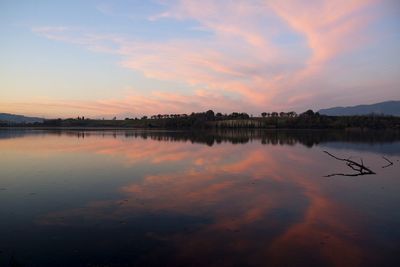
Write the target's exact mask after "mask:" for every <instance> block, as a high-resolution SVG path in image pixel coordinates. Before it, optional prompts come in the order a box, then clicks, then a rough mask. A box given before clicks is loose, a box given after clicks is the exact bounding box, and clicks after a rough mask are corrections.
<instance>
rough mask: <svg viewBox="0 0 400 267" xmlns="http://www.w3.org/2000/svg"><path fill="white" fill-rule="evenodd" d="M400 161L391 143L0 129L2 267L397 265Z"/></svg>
mask: <svg viewBox="0 0 400 267" xmlns="http://www.w3.org/2000/svg"><path fill="white" fill-rule="evenodd" d="M324 150H327V151H329V152H330V153H332V154H334V155H337V156H340V157H345V158H348V157H351V159H352V160H356V161H358V160H359V159H360V157H362V159H363V162H364V164H365V165H366V166H368V167H369V168H371V169H372V170H373V171H375V172H376V173H377V174H376V175H364V176H355V177H346V176H333V177H330V178H327V177H324V176H325V175H329V174H332V173H349V174H351V173H354V171H353V170H351V169H350V168H349V167H348V166H346V165H345V163H344V162H341V161H337V160H335V159H333V158H331V157H329V156H328V155H327V154H325V153H324V152H323V151H324ZM382 156H385V157H386V158H387V159H389V160H390V161H392V162H393V165H391V166H388V167H384V166H385V165H387V163H388V162H387V161H386V160H385V159H384V158H383V157H382ZM399 159H400V134H399V133H398V132H397V133H396V132H327V131H323V132H319V131H288V132H285V131H223V132H215V133H211V132H196V133H189V132H161V131H145V132H144V131H39V130H35V131H17V130H13V131H10V130H1V131H0V266H40V267H47V266H52V267H56V266H400V175H399V174H400V162H399ZM383 167H384V168H383Z"/></svg>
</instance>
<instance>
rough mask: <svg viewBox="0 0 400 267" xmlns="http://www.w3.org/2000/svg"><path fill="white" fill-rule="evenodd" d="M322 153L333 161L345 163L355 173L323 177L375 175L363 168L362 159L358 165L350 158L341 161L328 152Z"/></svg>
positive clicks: (333, 174)
mask: <svg viewBox="0 0 400 267" xmlns="http://www.w3.org/2000/svg"><path fill="white" fill-rule="evenodd" d="M324 153H326V154H328V155H329V156H331V157H332V158H334V159H337V160H340V161H344V162H346V165H347V166H348V167H349V168H351V169H352V170H354V171H356V173H332V174H329V175H325V177H331V176H360V175H369V174H376V173H375V172H374V171H372V170H371V169H369V168H367V167H366V166H364V162H363V160H362V159H361V162H360V163H358V162H355V161H353V160H351V159H350V158H348V159H343V158H339V157H336V156H335V155H332V154H331V153H329V152H328V151H324ZM389 166H390V165H389Z"/></svg>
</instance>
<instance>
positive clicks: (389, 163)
mask: <svg viewBox="0 0 400 267" xmlns="http://www.w3.org/2000/svg"><path fill="white" fill-rule="evenodd" d="M382 158H383V159H384V160H386V161H387V162H388V164H387V165H385V166H382V168H387V167H389V166H392V165H393V162H392V161H390V160H389V159H388V158H386V157H385V156H382Z"/></svg>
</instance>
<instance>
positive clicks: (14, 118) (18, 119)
mask: <svg viewBox="0 0 400 267" xmlns="http://www.w3.org/2000/svg"><path fill="white" fill-rule="evenodd" d="M43 120H44V119H43V118H37V117H27V116H23V115H15V114H9V113H0V121H3V122H9V123H35V122H43Z"/></svg>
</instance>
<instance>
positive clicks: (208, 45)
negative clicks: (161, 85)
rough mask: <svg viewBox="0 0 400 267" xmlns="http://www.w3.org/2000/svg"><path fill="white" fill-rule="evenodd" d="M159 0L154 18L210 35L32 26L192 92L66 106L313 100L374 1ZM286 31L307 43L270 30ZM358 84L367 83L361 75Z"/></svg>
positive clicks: (270, 105) (274, 105)
mask: <svg viewBox="0 0 400 267" xmlns="http://www.w3.org/2000/svg"><path fill="white" fill-rule="evenodd" d="M164 3H165V4H166V10H165V11H164V12H162V13H161V14H156V15H154V16H152V17H151V18H150V19H151V20H153V21H155V22H159V23H161V22H162V20H166V19H175V20H179V21H185V20H194V21H196V22H197V23H198V24H199V27H200V28H201V29H202V30H205V31H208V32H209V33H210V35H209V36H207V37H199V38H193V39H184V38H175V39H172V40H165V41H162V42H160V41H158V42H156V41H152V42H151V41H144V40H138V39H129V38H126V37H124V38H123V37H121V36H118V34H109V35H104V34H93V33H90V32H88V31H85V30H82V29H71V28H66V27H42V28H35V29H34V32H36V33H37V34H39V35H42V36H44V37H46V38H49V39H52V40H57V41H64V42H70V43H72V44H76V45H82V46H84V47H86V48H88V49H90V50H93V51H96V52H102V53H112V54H115V55H117V56H119V57H120V58H121V65H122V66H123V67H126V68H129V69H132V70H134V71H137V72H140V73H142V74H143V75H144V76H146V77H148V78H151V79H157V80H166V81H174V82H179V83H182V84H186V85H187V86H188V91H187V92H186V93H185V94H178V93H176V92H174V88H171V92H169V93H165V92H160V91H158V90H157V89H155V90H154V91H153V92H152V93H149V94H143V93H142V94H139V93H137V92H136V93H133V94H132V96H128V97H122V96H121V99H116V100H104V101H86V102H85V101H83V102H82V103H78V102H75V103H74V104H72V105H73V106H70V107H68V105H67V106H64V108H66V109H68V108H70V109H71V110H72V109H73V108H77V107H76V106H80V107H81V109H82V110H88V111H89V110H91V111H93V112H92V113H93V114H95V113H96V114H99V113H98V112H99V111H98V110H99V109H100V110H105V111H103V113H102V114H105V115H108V114H115V113H118V114H124V113H128V112H129V113H132V114H152V113H154V112H157V113H158V112H161V113H175V112H180V113H183V112H189V111H192V110H193V109H195V110H201V109H203V110H204V109H208V108H214V109H219V110H222V111H228V112H231V111H233V110H236V109H240V110H247V111H249V110H250V111H257V112H259V111H264V110H267V111H271V110H285V109H299V108H300V107H301V108H305V107H310V103H312V102H314V101H318V99H321V97H324V96H326V94H327V93H328V92H327V90H328V89H321V88H329V90H330V89H331V85H330V83H331V80H332V78H331V77H334V76H335V73H331V72H330V71H331V70H332V69H331V68H329V67H330V66H331V65H332V64H333V63H332V61H333V60H334V59H337V58H339V57H340V56H342V55H344V54H346V53H350V52H351V51H353V50H354V49H356V48H359V47H362V46H365V44H366V40H367V38H366V36H367V34H366V27H367V25H368V23H369V22H370V21H371V14H372V13H371V7H374V4H376V3H375V1H373V0H367V1H361V0H353V1H344V0H343V1H342V0H340V1H327V0H322V1H308V2H304V1H301V2H299V1H290V0H283V1H260V2H252V3H249V2H248V1H235V3H234V4H233V3H232V2H230V1H218V2H216V1H211V0H205V1H192V0H187V1H165V2H164ZM283 32H284V33H287V34H292V35H293V34H297V35H300V36H301V37H302V38H304V40H305V43H304V44H305V46H304V44H302V43H297V44H296V46H295V47H294V46H285V45H282V44H280V43H279V42H277V41H276V40H275V38H276V37H278V36H279V35H280V34H282V33H283ZM303 46H304V47H303ZM299 49H300V50H299ZM307 51H308V52H309V56H308V53H307ZM359 83H360V84H361V85H364V83H363V81H362V80H360V81H359ZM48 105H51V104H50V103H48ZM44 106H46V104H45V103H44ZM103 107H104V108H105V109H103Z"/></svg>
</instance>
